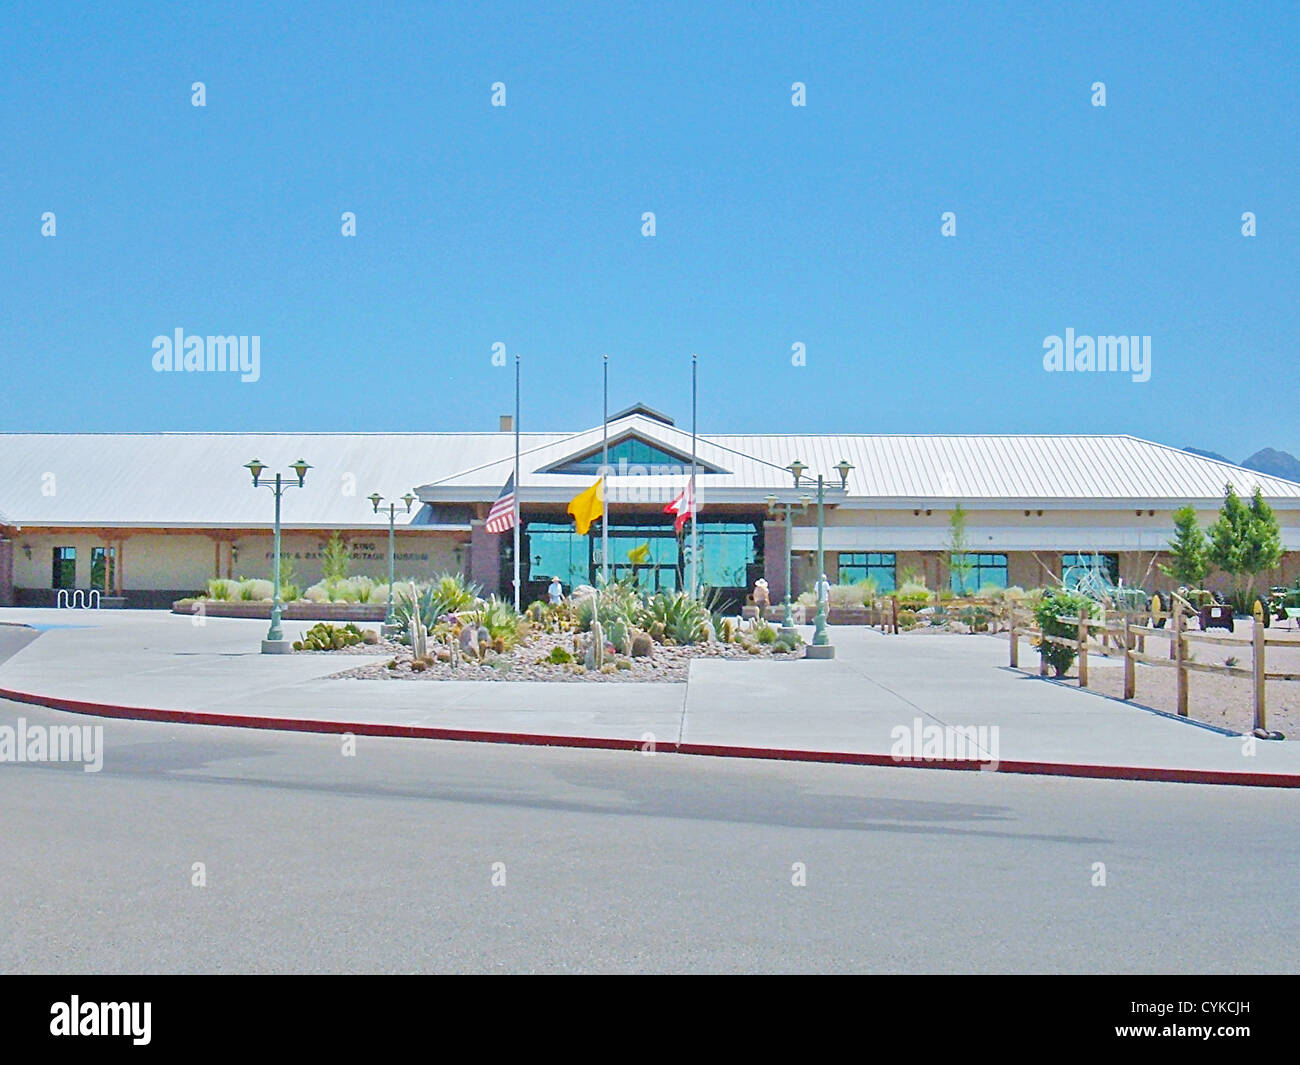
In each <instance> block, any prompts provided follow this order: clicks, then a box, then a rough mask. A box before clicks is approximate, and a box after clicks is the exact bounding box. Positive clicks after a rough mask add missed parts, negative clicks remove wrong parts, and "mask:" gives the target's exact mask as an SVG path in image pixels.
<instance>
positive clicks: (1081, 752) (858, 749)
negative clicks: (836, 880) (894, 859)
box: [0, 609, 1300, 787]
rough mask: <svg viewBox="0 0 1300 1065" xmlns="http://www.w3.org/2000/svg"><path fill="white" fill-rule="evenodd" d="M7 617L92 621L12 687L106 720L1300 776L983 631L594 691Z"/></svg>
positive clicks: (159, 619) (130, 625)
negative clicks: (974, 741) (939, 750)
mask: <svg viewBox="0 0 1300 1065" xmlns="http://www.w3.org/2000/svg"><path fill="white" fill-rule="evenodd" d="M0 622H11V623H12V622H26V623H29V624H34V625H36V626H38V627H40V626H74V625H75V626H84V627H77V628H72V627H66V628H65V627H52V628H48V629H47V631H45V632H44V634H43V635H42V636H41V637H40V638H39V639H37V640H35V641H34V642H32V643H30V644H29V645H28V646H26V647H25V648H23V649H22V650H20V651H19V652H18V653H17V654H16V655H14V656H13V657H12V658H11V659H9V660H8V661H7V662H5V663H3V664H2V665H0V698H9V699H16V700H19V701H26V702H33V703H39V704H42V705H46V706H52V707H55V708H57V709H68V710H75V711H79V712H86V713H98V714H102V715H104V716H125V717H145V718H152V719H158V720H177V721H189V722H196V723H205V724H213V723H217V724H228V725H243V726H248V727H261V728H287V729H299V730H307V731H326V732H353V733H357V734H371V735H400V736H425V737H430V738H458V739H485V740H496V741H500V742H519V743H548V744H565V745H572V746H592V747H614V748H622V749H638V748H640V747H642V745H643V744H646V743H648V742H653V743H654V745H655V748H656V749H657V750H659V751H678V752H681V753H690V754H719V755H732V756H747V757H767V758H793V759H811V760H819V761H838V762H853V763H860V764H870V765H897V764H899V762H898V761H897V759H896V758H895V757H894V756H893V753H892V752H893V751H894V749H895V745H896V740H897V736H898V733H897V732H896V730H899V729H901V730H906V732H908V733H909V734H910V733H912V732H913V731H914V730H929V731H935V728H934V727H935V726H937V727H938V728H939V729H942V728H943V727H944V726H953V727H958V728H962V727H970V728H974V729H979V728H981V727H983V728H984V729H985V730H987V729H989V728H991V727H995V731H994V732H992V733H988V732H985V733H983V734H982V735H984V736H985V737H986V738H985V739H984V741H983V742H984V747H985V749H984V750H983V751H982V752H977V753H976V754H975V755H974V757H976V758H978V759H979V760H980V761H985V760H987V758H988V756H996V759H997V762H998V767H997V768H998V769H999V770H1000V771H1003V772H1029V773H1054V774H1061V775H1072V776H1080V775H1082V776H1107V777H1121V778H1129V779H1156V780H1186V781H1196V782H1206V783H1242V784H1264V785H1270V786H1282V787H1296V786H1300V742H1296V741H1283V742H1267V741H1257V742H1255V743H1254V744H1253V750H1254V753H1253V754H1248V753H1246V750H1247V748H1248V747H1249V746H1250V745H1247V744H1246V743H1245V742H1244V740H1243V738H1242V737H1239V736H1230V735H1225V734H1223V733H1222V732H1219V731H1217V730H1214V729H1211V728H1208V727H1206V726H1203V725H1197V724H1195V723H1192V722H1189V721H1186V720H1179V719H1175V718H1170V717H1167V716H1164V715H1161V714H1159V713H1156V712H1153V711H1148V710H1144V709H1142V708H1140V707H1136V706H1133V705H1129V704H1125V703H1122V702H1118V701H1116V700H1112V699H1107V698H1105V697H1102V696H1098V695H1095V694H1091V693H1088V692H1083V691H1079V690H1078V689H1076V688H1073V687H1068V686H1066V685H1063V684H1056V683H1052V682H1047V681H1042V680H1039V679H1038V678H1036V677H1033V676H1026V675H1024V674H1023V673H1017V672H1014V671H1012V670H1009V669H1007V668H1006V666H1005V655H1006V648H1005V645H1004V644H1003V643H1002V642H1000V641H997V640H992V639H986V638H981V637H971V636H958V635H926V636H910V637H909V636H896V637H887V636H882V635H880V634H879V633H876V632H873V631H871V630H867V629H861V628H852V627H838V628H834V629H832V631H831V634H832V639H833V640H834V642H835V644H836V647H837V653H838V657H837V658H836V659H835V660H833V661H829V662H810V661H798V662H749V661H697V662H695V663H693V664H692V667H691V673H690V680H689V683H688V684H632V683H606V684H592V685H582V684H547V683H525V682H510V681H495V682H486V683H485V682H475V681H451V682H434V681H396V680H394V681H362V680H327V679H325V678H326V677H327V676H328V675H329V674H331V673H336V672H339V671H341V670H343V669H346V668H348V666H349V665H351V664H354V662H353V660H352V657H351V656H342V655H339V656H332V655H290V656H272V655H265V656H264V655H261V654H260V653H258V646H259V640H260V639H261V637H262V635H263V633H264V630H265V627H266V623H265V622H263V621H246V620H241V619H233V618H209V619H207V621H206V624H204V625H202V626H196V625H194V624H193V622H192V620H191V619H189V618H186V617H180V616H175V615H171V614H164V613H159V612H154V611H94V612H92V611H76V612H73V611H67V610H65V611H55V610H12V609H11V610H4V611H0ZM307 627H308V623H305V622H299V623H293V622H287V623H285V631H286V635H287V636H288V637H289V638H290V639H293V638H296V636H297V635H298V634H299V632H300V631H302V630H304V629H306V628H307ZM970 735H972V736H974V735H975V733H971V734H970ZM989 736H992V737H993V744H990V743H989V741H988V738H987V737H989ZM990 748H991V749H990ZM904 764H907V765H918V766H926V767H935V766H938V767H944V768H963V769H972V768H975V767H976V765H975V763H974V762H972V761H971V759H970V757H969V756H968V757H966V758H964V759H962V760H960V761H959V762H956V763H954V762H942V761H940V762H935V761H925V762H919V761H918V762H906V763H904Z"/></svg>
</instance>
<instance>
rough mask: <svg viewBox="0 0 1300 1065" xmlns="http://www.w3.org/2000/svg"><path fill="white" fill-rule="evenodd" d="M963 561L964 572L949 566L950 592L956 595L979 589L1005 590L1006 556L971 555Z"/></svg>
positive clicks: (970, 592) (966, 556) (965, 556)
mask: <svg viewBox="0 0 1300 1065" xmlns="http://www.w3.org/2000/svg"><path fill="white" fill-rule="evenodd" d="M962 557H963V558H964V559H965V562H966V565H965V572H964V573H963V572H962V570H961V568H959V567H957V566H950V567H949V570H950V573H949V578H950V584H951V587H952V590H953V591H954V592H956V593H957V594H958V595H967V594H972V593H974V592H978V591H979V590H980V589H981V588H988V587H993V588H1005V587H1006V586H1007V556H1006V555H997V554H987V553H985V554H971V555H964V556H962Z"/></svg>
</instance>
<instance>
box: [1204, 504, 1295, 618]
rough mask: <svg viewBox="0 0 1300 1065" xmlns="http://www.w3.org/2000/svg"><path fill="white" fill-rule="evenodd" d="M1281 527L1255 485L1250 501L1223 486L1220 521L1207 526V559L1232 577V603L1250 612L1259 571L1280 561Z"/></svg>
mask: <svg viewBox="0 0 1300 1065" xmlns="http://www.w3.org/2000/svg"><path fill="white" fill-rule="evenodd" d="M1282 550H1283V548H1282V530H1281V529H1280V528H1279V527H1278V523H1277V515H1275V514H1274V513H1273V508H1272V507H1270V506H1269V505H1268V504H1267V503H1266V502H1264V494H1263V492H1261V491H1260V489H1259V488H1258V487H1256V489H1255V494H1254V495H1253V496H1252V497H1251V500H1250V504H1249V505H1247V504H1246V503H1243V502H1242V499H1241V497H1240V496H1239V495H1237V491H1236V489H1235V488H1233V486H1232V485H1231V484H1229V485H1227V486H1226V489H1225V491H1224V496H1223V506H1222V507H1221V508H1219V520H1218V521H1216V522H1215V523H1214V524H1213V525H1211V526H1210V561H1211V562H1212V563H1214V565H1216V566H1218V567H1219V569H1221V570H1223V572H1224V573H1227V574H1228V575H1229V576H1231V577H1232V605H1233V608H1234V609H1235V610H1237V611H1239V612H1240V613H1243V614H1245V613H1249V612H1250V608H1251V605H1252V602H1253V600H1254V598H1255V581H1256V579H1257V578H1258V576H1259V574H1261V573H1263V572H1264V571H1266V570H1270V569H1274V568H1275V567H1276V566H1277V565H1278V563H1279V562H1281V561H1282Z"/></svg>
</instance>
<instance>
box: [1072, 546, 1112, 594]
mask: <svg viewBox="0 0 1300 1065" xmlns="http://www.w3.org/2000/svg"><path fill="white" fill-rule="evenodd" d="M1096 572H1100V573H1101V575H1102V576H1103V577H1104V578H1105V579H1106V580H1107V581H1109V583H1111V584H1118V583H1119V555H1109V554H1103V553H1101V552H1098V551H1085V552H1079V553H1076V554H1067V555H1062V556H1061V581H1062V582H1063V583H1064V585H1065V587H1067V588H1070V589H1074V588H1077V587H1079V585H1080V583H1082V582H1083V581H1084V579H1085V578H1086V577H1088V576H1089V575H1090V574H1091V573H1096Z"/></svg>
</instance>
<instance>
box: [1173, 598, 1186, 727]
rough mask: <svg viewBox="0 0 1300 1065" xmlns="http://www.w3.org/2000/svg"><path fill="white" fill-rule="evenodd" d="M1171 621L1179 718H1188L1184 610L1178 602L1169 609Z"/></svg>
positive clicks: (1175, 601)
mask: <svg viewBox="0 0 1300 1065" xmlns="http://www.w3.org/2000/svg"><path fill="white" fill-rule="evenodd" d="M1169 613H1170V615H1171V620H1172V621H1173V632H1174V635H1173V652H1174V666H1175V668H1176V671H1177V674H1178V685H1177V692H1178V697H1177V701H1178V716H1179V717H1186V716H1187V667H1186V666H1185V665H1183V657H1184V655H1185V654H1186V647H1185V646H1184V643H1183V608H1182V604H1180V603H1179V602H1178V601H1177V600H1174V602H1173V605H1172V606H1171V607H1170V608H1169Z"/></svg>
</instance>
